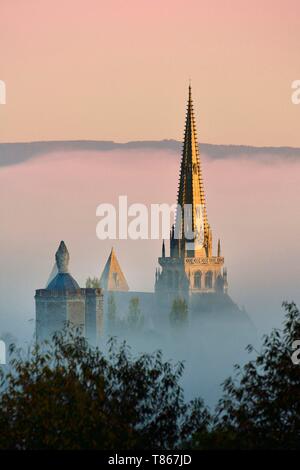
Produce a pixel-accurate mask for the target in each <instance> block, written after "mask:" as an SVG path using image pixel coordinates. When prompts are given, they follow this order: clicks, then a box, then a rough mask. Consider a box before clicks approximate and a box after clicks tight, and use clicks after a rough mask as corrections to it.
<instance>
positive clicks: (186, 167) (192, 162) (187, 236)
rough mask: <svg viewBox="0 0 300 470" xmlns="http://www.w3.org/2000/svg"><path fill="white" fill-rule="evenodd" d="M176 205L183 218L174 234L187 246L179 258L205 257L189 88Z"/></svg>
mask: <svg viewBox="0 0 300 470" xmlns="http://www.w3.org/2000/svg"><path fill="white" fill-rule="evenodd" d="M177 203H178V204H179V206H180V207H181V209H182V217H180V214H178V213H177V216H176V230H175V232H176V236H177V237H179V238H182V239H183V240H185V245H186V247H185V249H184V250H181V254H182V255H183V256H208V255H209V253H208V250H209V239H210V233H209V225H208V222H207V215H206V206H205V194H204V186H203V181H202V173H201V163H200V158H199V149H198V141H197V132H196V124H195V118H194V110H193V100H192V89H191V85H189V97H188V106H187V113H186V121H185V132H184V143H183V150H182V159H181V166H180V179H179V190H178V197H177ZM184 209H185V210H184ZM187 232H188V233H187ZM192 232H194V234H195V237H194V243H191V242H193V239H191V235H192ZM189 242H190V243H189ZM179 244H180V243H179ZM184 252H185V253H184Z"/></svg>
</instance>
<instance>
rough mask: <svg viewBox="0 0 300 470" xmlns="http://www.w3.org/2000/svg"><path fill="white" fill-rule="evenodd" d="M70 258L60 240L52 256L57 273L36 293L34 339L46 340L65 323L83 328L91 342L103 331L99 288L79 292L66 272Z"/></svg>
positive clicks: (101, 297) (101, 295)
mask: <svg viewBox="0 0 300 470" xmlns="http://www.w3.org/2000/svg"><path fill="white" fill-rule="evenodd" d="M69 259H70V255H69V252H68V250H67V247H66V245H65V243H64V242H63V241H61V242H60V245H59V248H58V250H57V252H56V254H55V261H56V268H57V274H56V276H55V277H54V278H53V279H52V280H50V282H49V283H48V285H47V287H46V289H38V290H36V293H35V305H36V337H37V340H38V341H43V340H45V339H49V337H51V336H52V335H53V333H54V332H55V331H59V330H62V329H63V328H64V325H65V323H66V322H70V323H71V324H72V325H74V326H76V327H80V328H81V329H82V332H83V334H84V335H85V336H86V337H87V338H88V339H89V340H90V341H92V342H95V341H97V339H98V338H99V336H101V334H102V330H103V294H102V290H101V289H81V288H80V287H79V285H78V284H77V282H76V281H75V279H74V278H73V277H72V276H71V274H70V273H69V271H68V265H69Z"/></svg>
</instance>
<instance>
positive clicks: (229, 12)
mask: <svg viewBox="0 0 300 470" xmlns="http://www.w3.org/2000/svg"><path fill="white" fill-rule="evenodd" d="M299 47H300V2H299V0H263V1H261V0H253V1H251V2H249V1H248V0H247V1H246V0H228V1H226V2H225V1H223V0H205V1H204V0H186V1H183V0H181V1H179V0H152V1H150V0H126V1H124V0H110V1H104V0H88V1H87V0H59V1H58V0H56V1H53V0H52V1H50V0H44V1H42V2H41V1H39V0H26V2H25V1H24V2H21V1H16V0H1V15H0V48H1V58H0V79H1V80H4V81H5V83H6V87H7V104H6V105H5V106H3V105H1V106H0V142H7V141H11V142H16V141H31V140H53V139H100V140H102V139H112V140H116V141H120V142H122V141H128V140H133V139H162V138H176V139H181V137H182V131H183V117H184V108H185V103H186V95H187V84H188V79H189V77H192V83H193V94H194V99H195V104H196V115H197V122H198V130H199V136H200V140H201V141H205V142H211V143H223V144H226V143H236V144H241V143H243V144H250V145H276V146H277V145H291V146H300V134H299V122H300V105H299V106H296V105H293V104H292V103H291V83H292V81H293V80H296V79H300V69H299V53H300V50H299Z"/></svg>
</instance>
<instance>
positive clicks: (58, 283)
mask: <svg viewBox="0 0 300 470" xmlns="http://www.w3.org/2000/svg"><path fill="white" fill-rule="evenodd" d="M69 260H70V255H69V252H68V249H67V247H66V244H65V242H64V241H61V242H60V245H59V247H58V250H57V252H56V253H55V262H56V266H55V271H56V272H57V274H56V276H54V277H53V278H52V279H51V280H50V281H49V283H48V285H47V287H46V289H48V290H56V291H61V290H69V291H72V290H78V289H80V287H79V285H78V284H77V282H76V281H75V279H74V278H73V277H72V276H71V274H69ZM52 271H54V270H52Z"/></svg>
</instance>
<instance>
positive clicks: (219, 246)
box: [218, 238, 221, 257]
mask: <svg viewBox="0 0 300 470" xmlns="http://www.w3.org/2000/svg"><path fill="white" fill-rule="evenodd" d="M220 256H221V241H220V238H219V240H218V257H220Z"/></svg>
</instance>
